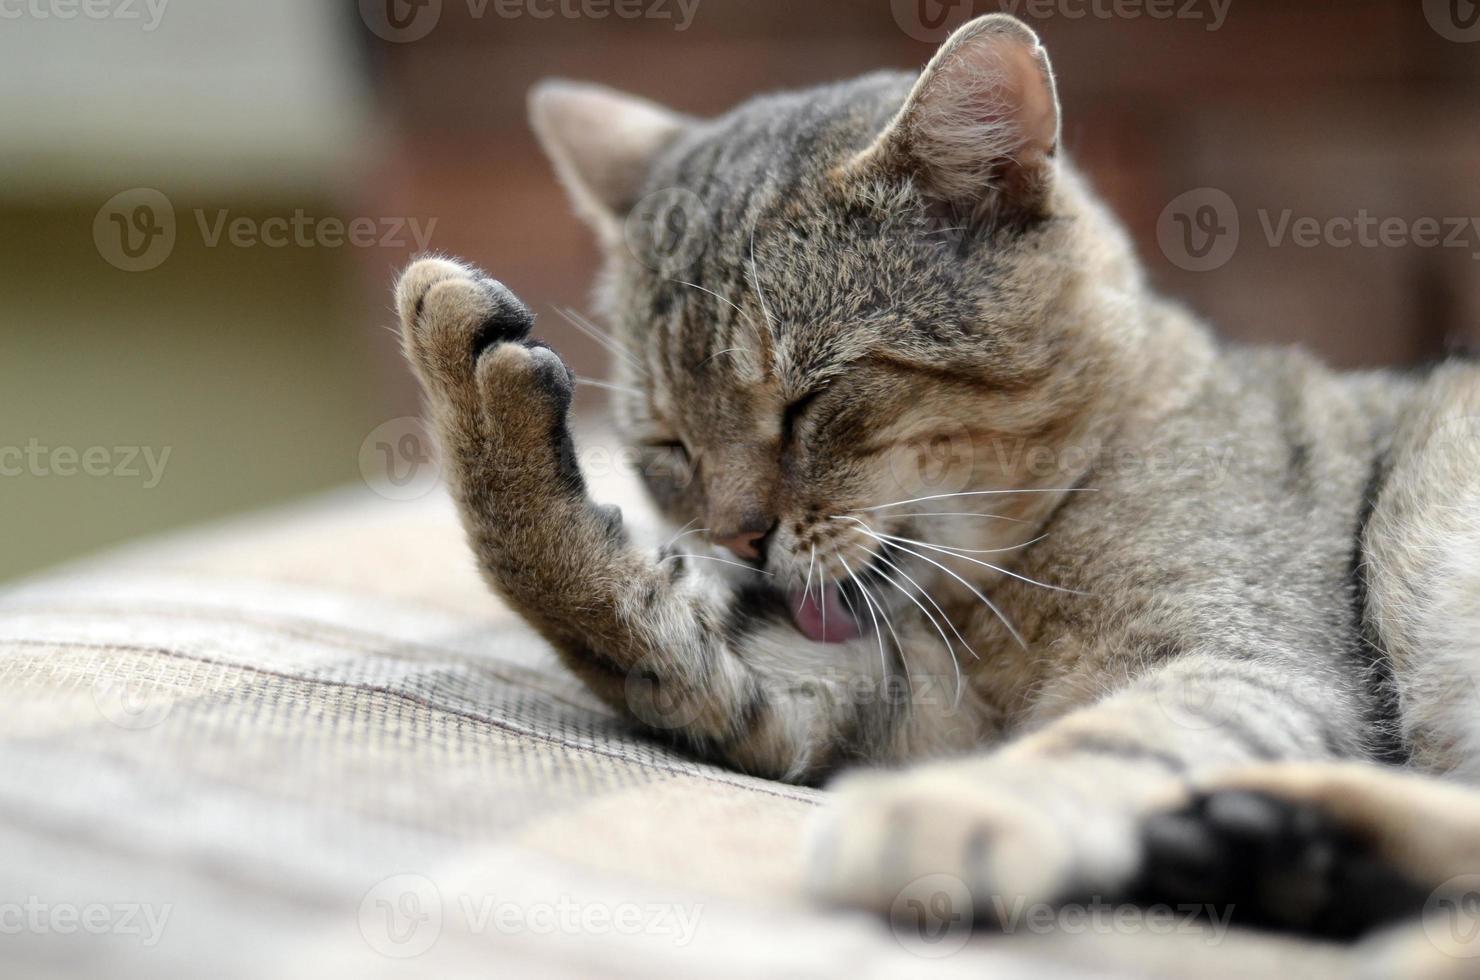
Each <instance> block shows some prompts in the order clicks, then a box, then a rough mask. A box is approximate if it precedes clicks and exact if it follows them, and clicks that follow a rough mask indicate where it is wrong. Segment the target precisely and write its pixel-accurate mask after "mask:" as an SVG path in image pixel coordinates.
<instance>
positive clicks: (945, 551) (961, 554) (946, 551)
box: [874, 532, 1089, 595]
mask: <svg viewBox="0 0 1480 980" xmlns="http://www.w3.org/2000/svg"><path fill="white" fill-rule="evenodd" d="M874 533H875V536H876V537H880V538H883V539H885V540H888V541H893V542H896V543H900V542H903V543H905V544H913V545H919V546H920V547H921V548H928V549H929V550H931V551H934V552H937V553H939V554H942V555H951V556H952V557H955V558H960V559H961V560H962V561H969V562H971V563H972V564H973V565H980V566H981V567H983V568H990V569H991V570H992V571H994V572H997V573H998V574H1000V575H1006V576H1008V577H1009V578H1015V579H1017V580H1018V581H1019V582H1026V583H1027V584H1029V585H1036V586H1038V587H1039V588H1043V589H1048V590H1049V591H1051V592H1066V593H1068V594H1069V595H1088V594H1089V593H1087V592H1080V591H1079V590H1078V589H1066V588H1064V587H1063V586H1061V585H1049V584H1048V583H1047V582H1040V581H1038V580H1037V579H1035V578H1029V577H1028V576H1026V575H1019V574H1018V573H1017V572H1013V571H1009V570H1008V569H1005V568H1003V567H1001V566H1000V565H994V564H992V563H991V562H989V561H981V560H980V559H977V558H972V557H970V556H969V555H968V554H966V552H965V549H959V550H958V549H956V548H946V547H942V546H941V545H938V544H930V543H929V542H927V541H916V540H914V539H913V538H901V537H899V536H898V535H894V534H882V533H879V532H874ZM1044 537H1047V535H1044ZM1042 540H1043V538H1037V539H1035V540H1034V541H1029V542H1028V544H1035V543H1036V542H1037V541H1042ZM1027 546H1028V545H1027V544H1025V545H1019V547H1021V548H1026V547H1027ZM1003 550H1007V551H1015V550H1017V549H1016V548H1010V549H1003ZM973 553H974V554H986V552H973Z"/></svg>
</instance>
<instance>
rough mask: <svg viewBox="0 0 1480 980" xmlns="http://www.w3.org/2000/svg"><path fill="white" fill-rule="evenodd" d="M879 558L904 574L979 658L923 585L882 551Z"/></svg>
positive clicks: (979, 656)
mask: <svg viewBox="0 0 1480 980" xmlns="http://www.w3.org/2000/svg"><path fill="white" fill-rule="evenodd" d="M879 560H880V561H882V562H883V563H884V564H886V565H888V566H889V567H890V568H892V569H894V570H895V571H896V572H898V573H899V574H900V575H902V576H904V580H905V581H906V582H908V583H910V584H911V585H913V586H914V587H915V588H916V589H917V590H919V592H920V595H922V596H924V597H925V599H926V601H928V602H929V603H930V604H931V605H932V606H934V607H935V611H936V612H938V613H940V618H941V619H942V620H944V621H945V624H946V625H947V626H949V627H950V628H951V632H952V633H955V634H956V639H958V640H960V641H961V645H962V646H963V647H965V648H966V652H967V653H969V654H971V656H972V657H973V658H974V659H976V660H980V659H981V655H980V654H979V653H977V652H976V651H975V650H973V649H972V647H971V644H970V643H967V642H966V637H964V636H962V635H961V631H960V630H959V629H957V628H956V624H955V623H953V622H951V617H949V616H947V615H946V611H945V610H944V609H942V608H941V605H940V603H939V602H936V601H935V597H934V596H932V595H931V594H930V593H929V592H927V591H926V590H925V587H924V586H923V585H921V584H920V583H919V582H917V581H915V580H914V579H913V578H911V577H910V573H909V572H907V571H905V570H904V569H903V568H901V567H900V566H898V565H896V564H895V563H894V562H892V561H890V560H889V558H888V557H887V556H885V555H884V554H883V553H882V552H881V553H880V555H879Z"/></svg>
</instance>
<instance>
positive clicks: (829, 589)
mask: <svg viewBox="0 0 1480 980" xmlns="http://www.w3.org/2000/svg"><path fill="white" fill-rule="evenodd" d="M787 605H788V606H789V607H790V608H791V618H792V621H793V622H795V623H796V626H797V629H799V630H801V631H802V635H804V636H805V637H807V639H809V640H812V641H813V642H814V643H847V642H848V641H849V640H856V639H858V638H859V637H860V636H862V635H863V629H862V628H861V627H860V626H859V624H858V620H857V618H856V617H855V616H854V615H853V612H852V610H850V609H849V608H848V606H847V605H846V604H844V602H843V594H842V591H841V590H840V589H839V588H838V587H837V585H835V584H829V585H826V586H823V587H821V588H819V589H817V590H815V591H809V592H807V593H805V594H803V593H802V592H793V593H791V594H790V595H789V596H788V597H787Z"/></svg>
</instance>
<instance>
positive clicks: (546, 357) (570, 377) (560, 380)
mask: <svg viewBox="0 0 1480 980" xmlns="http://www.w3.org/2000/svg"><path fill="white" fill-rule="evenodd" d="M524 346H525V347H528V348H529V350H530V353H532V354H533V355H534V364H535V377H536V378H537V379H538V382H539V386H540V390H541V391H543V392H544V393H545V394H547V395H548V396H550V398H551V400H553V401H554V402H555V403H556V404H557V405H559V407H560V409H561V411H565V410H566V409H568V408H570V403H571V399H573V398H574V397H575V393H576V376H575V374H573V373H572V372H571V370H570V368H568V367H566V366H565V362H564V361H562V360H561V359H560V355H559V354H557V353H555V349H554V348H553V347H551V346H550V345H549V344H547V343H545V342H544V341H543V340H530V341H526V342H525V344H524Z"/></svg>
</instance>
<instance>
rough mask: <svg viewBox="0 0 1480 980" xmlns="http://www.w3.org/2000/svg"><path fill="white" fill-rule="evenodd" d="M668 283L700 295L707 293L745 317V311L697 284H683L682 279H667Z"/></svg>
mask: <svg viewBox="0 0 1480 980" xmlns="http://www.w3.org/2000/svg"><path fill="white" fill-rule="evenodd" d="M668 281H669V282H676V283H678V284H679V285H680V286H690V287H692V288H694V289H697V290H699V291H700V292H701V293H708V294H709V295H710V296H713V297H714V298H715V299H717V300H719V301H720V302H721V303H723V304H725V305H726V306H728V307H729V308H730V309H732V310H734V311H735V312H736V313H738V314H740V315H741V316H744V315H745V311H744V310H742V309H740V307H738V306H736V305H735V304H734V303H732V302H730V301H729V300H727V299H725V298H724V297H723V296H721V295H720V294H719V293H716V292H715V291H714V290H712V289H706V288H705V287H703V286H701V285H699V284H698V283H697V282H685V281H684V280H682V279H669V280H668Z"/></svg>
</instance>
